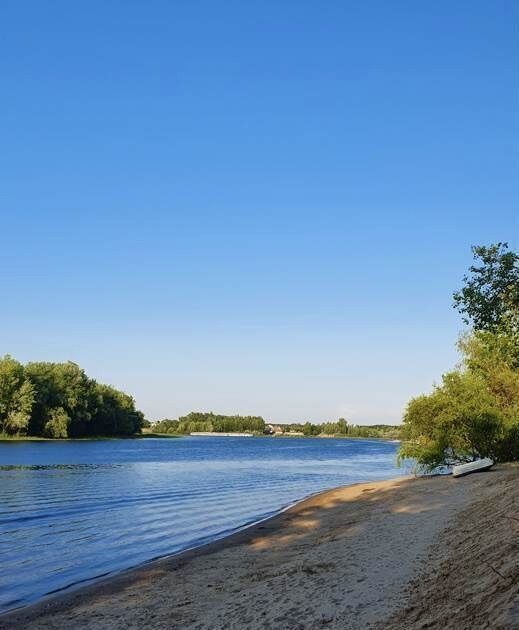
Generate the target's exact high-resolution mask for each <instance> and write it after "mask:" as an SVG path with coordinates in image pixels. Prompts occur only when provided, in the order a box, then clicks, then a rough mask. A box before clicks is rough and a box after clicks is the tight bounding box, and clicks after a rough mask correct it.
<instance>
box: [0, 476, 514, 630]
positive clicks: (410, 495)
mask: <svg viewBox="0 0 519 630" xmlns="http://www.w3.org/2000/svg"><path fill="white" fill-rule="evenodd" d="M518 487H519V468H517V467H513V466H503V467H500V468H497V469H495V470H493V471H491V472H488V473H482V474H478V475H470V476H468V477H466V478H462V479H453V478H451V477H435V478H429V479H416V480H415V479H397V480H392V481H384V482H379V483H363V484H357V485H354V486H345V487H342V488H339V489H336V490H331V491H327V492H324V493H321V494H319V495H316V496H314V497H312V498H310V499H307V500H305V501H303V502H301V503H299V504H298V505H296V506H294V507H293V508H291V509H290V510H288V511H286V512H284V513H283V514H280V515H278V516H276V517H274V518H272V519H269V520H267V521H264V522H263V523H260V524H258V525H256V526H254V527H252V528H250V529H248V530H245V531H242V532H239V533H237V534H235V535H233V536H230V537H229V538H226V539H224V540H221V541H217V542H214V543H211V544H209V545H206V546H205V547H202V548H199V549H196V550H193V551H189V552H186V553H183V554H181V555H178V556H175V557H171V558H167V559H162V560H158V561H155V562H153V563H150V564H148V565H145V566H143V567H141V568H138V569H135V570H132V571H127V572H125V573H122V574H120V575H118V576H116V577H113V578H110V579H107V580H104V581H103V582H98V583H96V584H93V585H90V586H87V587H84V588H81V589H79V590H76V591H74V592H69V593H65V594H63V595H60V596H57V597H54V598H52V599H48V600H47V601H44V602H41V603H39V604H36V605H34V606H31V607H28V608H25V609H22V610H20V611H15V612H12V613H9V614H8V615H5V616H3V617H1V618H0V628H2V629H9V630H11V629H14V628H20V627H24V628H28V629H34V630H36V629H38V630H39V629H43V628H46V629H49V628H53V629H56V630H64V629H65V628H71V627H73V628H77V629H89V630H93V629H105V628H116V629H117V628H120V629H123V628H144V627H146V628H152V629H157V630H159V629H166V628H168V629H169V628H197V629H209V628H212V629H214V628H236V629H239V628H247V629H254V628H271V629H278V628H284V629H289V628H294V629H295V628H299V629H300V628H309V629H310V628H316V627H326V628H342V629H347V628H351V629H359V628H377V630H378V629H380V630H382V628H391V629H393V628H394V629H395V630H396V628H403V627H405V628H406V630H414V629H418V628H425V627H427V628H442V629H444V630H445V629H450V628H458V629H459V628H464V627H470V626H471V625H474V624H475V625H474V627H478V628H486V627H488V628H490V627H492V628H502V629H505V628H512V627H513V623H515V615H519V603H518V602H517V577H518V576H517V571H518V563H517V548H516V547H514V545H515V544H516V542H515V541H516V536H517V529H515V530H514V527H515V524H516V523H517V521H514V518H516V517H517V513H518V509H517V508H518V505H519V496H518V492H519V491H518ZM514 515H515V516H514ZM481 518H482V519H483V520H481ZM514 571H515V573H514ZM514 580H515V581H514ZM487 600H488V601H487ZM492 602H495V603H494V604H492ZM490 605H492V606H493V607H489V606H490Z"/></svg>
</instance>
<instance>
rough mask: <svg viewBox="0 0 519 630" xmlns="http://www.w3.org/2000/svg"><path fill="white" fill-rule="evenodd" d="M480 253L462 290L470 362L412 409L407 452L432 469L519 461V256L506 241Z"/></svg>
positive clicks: (459, 299) (458, 303)
mask: <svg viewBox="0 0 519 630" xmlns="http://www.w3.org/2000/svg"><path fill="white" fill-rule="evenodd" d="M473 252H474V256H475V258H477V259H478V260H480V261H481V266H472V267H471V268H470V270H469V273H470V275H468V276H466V277H465V282H466V284H465V286H464V287H463V289H461V291H459V292H457V293H456V294H455V295H454V297H455V307H456V308H458V310H459V311H460V312H461V313H462V314H463V315H464V321H465V322H467V323H472V328H471V330H469V331H468V332H467V333H465V334H464V335H462V336H461V338H460V340H459V342H458V348H459V350H460V353H461V357H462V361H461V363H460V365H459V366H458V368H457V369H456V370H454V371H452V372H449V373H447V374H445V375H444V376H443V377H442V381H441V383H440V384H439V385H437V386H436V387H435V388H434V389H433V391H432V393H430V394H427V395H422V396H418V397H416V398H413V399H412V400H411V401H410V402H409V404H408V406H407V409H406V412H405V414H404V422H403V437H404V439H405V442H404V444H403V445H402V447H401V449H400V457H401V458H406V457H411V458H414V459H415V461H416V462H417V464H418V467H422V468H425V469H434V468H435V467H437V466H441V465H445V464H452V463H455V462H463V461H469V460H473V459H477V458H480V457H487V456H488V457H491V458H493V459H494V460H496V461H508V460H516V459H519V343H518V341H519V332H518V329H519V327H518V322H519V300H518V297H519V273H518V266H517V264H518V261H519V256H518V255H517V254H516V253H515V252H510V251H508V250H507V245H506V244H505V243H497V244H495V245H490V246H489V247H483V246H481V247H474V248H473Z"/></svg>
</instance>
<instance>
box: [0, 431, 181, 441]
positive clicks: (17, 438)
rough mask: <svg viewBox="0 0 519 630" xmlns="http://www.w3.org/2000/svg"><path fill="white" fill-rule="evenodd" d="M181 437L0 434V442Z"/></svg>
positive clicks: (151, 434)
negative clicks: (78, 436) (76, 436)
mask: <svg viewBox="0 0 519 630" xmlns="http://www.w3.org/2000/svg"><path fill="white" fill-rule="evenodd" d="M179 437H182V436H181V435H177V434H171V433H142V434H135V435H119V436H117V435H109V436H103V435H93V436H91V437H83V438H46V437H38V436H36V435H9V434H7V433H0V442H80V441H81V442H85V441H91V442H92V441H98V440H140V439H143V438H179Z"/></svg>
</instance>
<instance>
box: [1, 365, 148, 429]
mask: <svg viewBox="0 0 519 630" xmlns="http://www.w3.org/2000/svg"><path fill="white" fill-rule="evenodd" d="M143 421H144V416H143V414H142V413H141V412H140V411H138V410H137V409H136V408H135V402H134V400H133V398H132V397H131V396H129V395H128V394H125V393H124V392H121V391H119V390H117V389H115V388H113V387H111V386H109V385H103V384H101V383H98V382H96V381H95V380H94V379H91V378H89V377H88V376H87V375H86V374H85V372H84V370H82V369H81V368H80V367H79V366H78V365H76V364H75V363H72V362H67V363H47V362H38V363H34V362H33V363H28V364H27V365H25V366H23V365H22V364H21V363H19V362H18V361H16V360H15V359H13V358H12V357H10V356H9V355H6V356H5V357H3V358H0V432H2V433H6V434H10V435H16V434H21V435H31V436H41V437H48V438H67V437H71V438H80V437H92V436H115V435H133V434H134V433H138V432H140V430H141V427H142V424H143Z"/></svg>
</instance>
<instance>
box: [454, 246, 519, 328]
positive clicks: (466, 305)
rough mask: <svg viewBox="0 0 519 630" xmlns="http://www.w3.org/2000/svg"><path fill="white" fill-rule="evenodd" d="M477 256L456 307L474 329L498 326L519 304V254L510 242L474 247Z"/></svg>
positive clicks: (473, 251)
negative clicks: (511, 246)
mask: <svg viewBox="0 0 519 630" xmlns="http://www.w3.org/2000/svg"><path fill="white" fill-rule="evenodd" d="M472 253H473V256H474V260H475V261H476V263H477V264H474V265H471V267H470V268H469V273H468V274H467V275H465V276H464V278H463V280H464V283H465V284H464V286H463V287H462V288H461V289H460V290H459V291H456V292H455V293H454V294H453V298H454V307H455V308H456V309H457V310H458V311H459V312H460V313H461V314H462V316H463V321H464V322H465V323H466V324H471V325H472V326H473V328H474V330H491V331H492V330H496V328H498V327H499V326H502V325H503V324H504V322H505V321H506V319H507V317H509V316H510V315H511V314H512V313H513V312H514V311H517V309H518V308H519V254H517V253H516V252H512V251H509V250H508V243H494V244H492V245H489V246H484V245H475V246H474V247H472Z"/></svg>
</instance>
